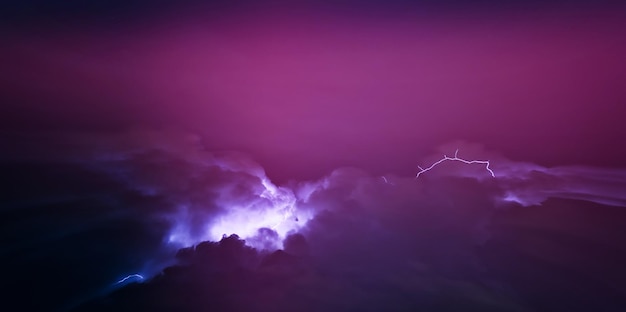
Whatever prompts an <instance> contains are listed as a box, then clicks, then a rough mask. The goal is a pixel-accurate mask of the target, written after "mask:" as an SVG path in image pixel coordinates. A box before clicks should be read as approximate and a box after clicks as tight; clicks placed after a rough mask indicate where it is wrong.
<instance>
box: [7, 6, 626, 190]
mask: <svg viewBox="0 0 626 312" xmlns="http://www.w3.org/2000/svg"><path fill="white" fill-rule="evenodd" d="M440 15H441V16H437V17H433V16H426V15H425V16H414V17H409V16H403V17H401V18H368V17H365V16H361V17H359V16H352V17H345V16H340V14H326V13H319V14H312V13H311V12H309V13H306V14H304V13H302V14H299V15H298V14H296V13H293V12H290V13H289V14H283V13H282V12H273V13H268V12H265V11H259V12H253V13H250V12H248V13H238V14H235V13H233V14H232V15H227V16H226V17H223V18H217V19H209V18H206V19H202V18H191V17H189V16H186V17H185V18H180V17H172V18H161V19H156V20H149V21H146V22H145V24H141V23H137V24H134V25H131V26H128V27H124V28H122V27H118V28H114V29H113V30H107V31H103V30H93V29H92V30H90V29H85V30H81V29H72V30H67V29H64V30H61V29H54V28H52V29H49V30H48V29H46V30H43V31H42V32H21V33H17V32H16V33H13V34H10V36H9V39H8V42H9V44H8V45H6V46H7V47H8V48H5V50H6V52H5V53H8V55H9V57H5V58H4V59H3V60H2V61H1V62H2V63H3V64H2V68H3V70H2V72H1V73H0V79H1V80H2V81H3V84H5V85H7V86H8V87H9V88H8V90H7V91H8V92H7V93H8V94H11V95H12V97H13V98H15V99H19V100H18V101H15V103H13V104H12V106H10V107H9V109H10V114H7V115H6V116H9V118H7V119H10V120H7V121H6V122H4V125H3V127H5V128H8V129H11V128H19V127H29V125H32V126H31V127H34V128H37V127H40V128H42V127H43V128H45V127H51V128H61V129H63V128H71V127H86V128H89V127H91V128H96V129H101V128H107V129H108V128H111V127H113V128H115V127H133V126H155V125H156V126H158V127H165V128H168V127H175V128H181V127H182V128H185V129H187V130H191V131H194V132H198V133H202V134H203V135H205V136H206V137H207V138H208V139H207V144H208V145H210V146H211V147H212V148H214V149H236V150H240V151H244V152H248V153H250V154H252V155H253V156H254V157H255V159H257V160H258V161H259V162H260V163H262V164H263V166H264V167H265V168H266V169H267V172H268V175H269V176H270V177H273V178H276V179H278V180H285V179H289V178H307V179H311V178H316V177H319V176H320V175H321V174H323V173H325V172H328V171H330V170H332V169H333V168H335V167H337V166H345V165H353V166H359V167H363V168H369V169H371V170H372V171H373V172H375V173H376V172H378V173H381V174H382V173H384V172H395V173H405V172H409V171H410V172H413V171H414V169H415V166H416V160H417V159H420V157H423V156H424V155H428V154H430V153H432V151H433V148H434V147H435V146H437V145H439V144H442V143H445V142H449V141H454V140H468V141H472V142H481V143H484V144H485V145H486V146H488V147H490V148H492V149H495V150H499V151H502V152H503V153H505V154H506V155H509V156H510V157H513V158H518V159H523V160H530V161H537V162H540V163H543V164H545V165H555V164H592V165H602V166H604V165H623V164H624V163H623V159H625V157H626V148H624V147H622V146H621V145H623V144H620V143H619V142H622V141H624V139H625V138H626V128H625V127H623V125H622V124H623V116H624V115H626V109H625V107H626V105H625V103H626V87H625V83H626V80H625V78H626V77H625V76H624V75H625V74H624V73H626V62H624V61H623V55H626V39H625V36H624V32H623V29H626V25H625V22H624V21H625V20H626V19H624V18H623V17H624V16H623V14H621V15H620V14H618V13H611V12H608V11H602V10H596V11H593V12H584V11H571V12H570V11H562V12H559V11H558V10H555V11H554V12H551V13H545V12H544V13H516V14H513V13H503V14H501V15H499V16H497V15H493V16H479V15H478V14H464V15H461V16H457V15H455V14H452V13H450V14H443V13H441V14H440ZM194 16H201V14H199V15H194ZM157 22H158V23H157ZM10 105H11V104H10ZM16 116H17V117H16Z"/></svg>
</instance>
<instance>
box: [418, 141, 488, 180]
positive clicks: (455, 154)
mask: <svg viewBox="0 0 626 312" xmlns="http://www.w3.org/2000/svg"><path fill="white" fill-rule="evenodd" d="M458 154H459V149H458V148H457V149H456V151H455V152H454V157H448V156H447V155H443V158H442V159H440V160H438V161H436V162H435V163H433V164H432V165H430V167H428V168H422V167H420V166H417V168H419V169H420V171H419V172H418V173H417V174H416V175H415V179H417V178H419V176H420V175H421V174H422V173H424V172H426V171H429V170H431V169H433V168H435V166H437V165H439V164H440V163H442V162H444V161H446V160H449V161H458V162H462V163H464V164H468V165H471V164H483V165H485V169H487V171H489V173H490V174H491V176H492V177H494V178H495V177H496V174H495V173H494V172H493V170H491V168H489V160H466V159H462V158H459V157H458Z"/></svg>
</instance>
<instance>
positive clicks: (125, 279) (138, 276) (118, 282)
mask: <svg viewBox="0 0 626 312" xmlns="http://www.w3.org/2000/svg"><path fill="white" fill-rule="evenodd" d="M131 278H136V279H138V280H140V281H143V279H144V277H143V275H141V274H131V275H128V276H126V277H124V278H123V279H121V280H119V281H117V282H116V283H115V285H117V284H121V283H123V282H125V281H127V280H129V279H131Z"/></svg>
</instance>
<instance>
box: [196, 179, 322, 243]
mask: <svg viewBox="0 0 626 312" xmlns="http://www.w3.org/2000/svg"><path fill="white" fill-rule="evenodd" d="M261 184H262V185H263V188H264V189H263V191H262V192H261V193H260V194H258V200H254V201H252V202H246V203H237V204H233V205H232V206H230V207H228V212H227V213H225V214H223V215H221V216H219V217H217V218H216V219H215V220H214V221H213V222H212V224H211V225H210V227H209V233H208V234H209V239H210V240H213V241H219V240H220V239H221V238H222V237H223V235H230V234H237V235H238V236H239V237H241V238H243V239H251V238H254V237H255V236H256V235H258V234H259V229H262V228H267V229H271V230H273V231H275V232H276V233H277V234H278V239H279V241H278V242H276V245H277V246H281V242H282V240H283V239H285V237H286V236H287V235H288V234H289V233H290V232H292V231H296V230H297V229H299V228H301V227H302V226H304V225H305V224H306V222H307V221H308V220H309V219H310V218H311V216H308V215H307V214H305V213H298V214H296V202H297V199H296V196H295V194H294V192H293V191H292V190H291V189H289V188H287V187H278V186H276V185H274V184H273V183H272V182H271V181H269V179H267V178H266V177H263V178H262V179H261ZM249 241H253V240H249ZM247 242H248V240H247ZM253 247H257V246H253Z"/></svg>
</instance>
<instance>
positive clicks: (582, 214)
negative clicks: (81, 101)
mask: <svg viewBox="0 0 626 312" xmlns="http://www.w3.org/2000/svg"><path fill="white" fill-rule="evenodd" d="M35 142H45V144H43V145H42V146H40V147H32V146H31V147H29V148H28V149H19V148H14V149H12V150H11V153H12V155H13V156H11V157H7V158H6V159H5V162H4V164H5V165H4V172H5V174H4V175H3V177H2V178H3V184H4V185H8V186H9V187H8V188H7V190H8V192H6V195H3V199H2V202H3V208H2V222H3V223H2V225H3V226H2V228H3V232H4V233H5V234H4V235H5V237H7V238H8V241H10V244H8V245H7V247H6V248H3V251H2V253H3V259H5V260H4V261H3V264H4V265H5V266H6V267H7V268H10V271H11V273H9V274H8V275H7V276H5V277H6V280H7V281H8V283H9V284H11V285H12V287H11V289H12V292H13V293H15V294H16V295H15V296H11V298H14V299H16V300H17V301H19V303H20V304H21V305H22V307H23V308H24V309H30V310H37V309H40V310H50V309H52V310H57V309H62V308H67V307H71V306H75V305H77V304H80V303H81V302H84V301H88V302H89V303H87V304H86V305H82V306H81V308H79V310H82V311H90V310H96V311H97V310H110V309H115V310H122V311H123V310H125V309H127V310H130V309H134V310H136V309H141V310H150V309H157V307H164V308H163V309H166V310H167V309H171V310H190V311H202V310H206V309H212V310H216V311H222V310H223V311H237V310H241V311H253V310H259V309H261V310H266V309H271V310H274V311H281V310H284V311H287V310H294V309H296V310H311V311H317V310H330V311H344V310H350V309H358V310H372V311H374V310H377V311H378V310H381V309H392V310H416V309H431V310H436V311H448V310H449V311H455V310H458V309H460V308H464V309H465V310H468V309H469V310H470V311H471V310H472V309H473V310H476V311H550V310H555V309H556V310H558V309H561V308H565V307H567V308H568V309H569V310H571V311H575V309H579V310H581V311H585V310H589V309H591V308H592V307H594V306H601V307H603V308H604V310H605V311H613V310H619V309H618V307H623V306H624V304H625V303H624V301H623V298H624V296H623V295H624V293H623V290H622V289H623V288H622V287H621V286H620V283H619V280H620V278H622V277H625V276H626V275H624V274H626V272H624V270H623V269H622V266H621V263H622V262H621V261H622V260H626V259H623V256H621V255H620V254H621V252H622V251H623V250H624V246H623V244H621V243H620V242H621V241H622V240H620V239H621V238H623V237H626V232H624V230H623V228H622V226H621V224H623V223H622V222H624V221H625V220H626V219H625V218H626V210H625V209H624V204H623V195H622V194H621V193H620V187H621V186H623V185H624V178H623V174H622V173H621V171H619V170H612V171H611V170H605V169H597V168H591V167H555V168H545V167H540V166H537V165H534V164H529V163H517V162H513V161H510V160H507V159H506V158H504V157H503V156H499V155H497V154H495V153H493V152H489V151H488V150H485V149H484V148H483V147H481V146H479V145H473V144H468V143H463V142H457V143H454V144H451V145H444V146H442V147H441V149H442V151H444V153H446V154H448V155H453V153H454V151H452V152H445V151H446V150H449V149H450V147H451V146H456V147H457V148H459V154H458V156H459V157H461V158H464V159H489V160H490V161H491V162H492V163H491V168H492V169H493V170H494V172H495V178H494V177H491V175H490V174H489V173H488V172H487V171H486V170H485V166H484V165H480V164H475V165H467V164H462V163H459V162H455V161H444V162H442V163H441V164H440V165H438V166H437V167H435V168H434V169H432V170H431V171H428V172H426V173H424V174H423V175H421V176H420V177H419V178H417V179H416V178H414V177H412V176H410V174H407V176H406V177H402V176H395V175H386V176H384V177H381V176H372V175H370V174H369V173H368V172H366V171H364V170H360V169H356V168H343V169H337V170H334V171H332V172H331V173H330V174H328V175H327V176H324V177H322V178H320V179H319V180H315V181H301V182H299V181H292V182H290V183H288V184H286V185H284V186H277V185H274V184H272V183H271V181H270V180H269V179H268V178H267V177H266V176H265V172H264V170H263V168H262V167H261V166H259V165H258V164H256V163H255V162H254V161H252V160H251V159H250V158H249V157H246V156H244V155H242V154H239V153H232V152H214V151H210V150H209V149H207V148H206V147H205V146H204V144H203V139H202V137H200V136H196V135H189V134H185V133H178V132H173V131H146V130H141V131H139V130H138V131H132V132H127V133H120V134H119V135H113V134H108V135H104V134H91V135H87V134H84V135H80V136H75V135H72V136H67V135H66V136H56V137H55V136H48V137H47V139H46V140H35ZM12 146H15V145H12ZM54 146H59V147H60V146H71V147H72V148H67V149H61V148H53V147H54ZM38 148H41V149H42V150H51V151H53V152H52V153H51V154H41V153H37V149H38ZM22 153H29V155H30V156H29V157H24V158H23V159H27V160H28V161H22V162H18V161H17V160H18V159H20V158H19V157H18V156H19V155H20V154H22ZM7 155H8V154H7ZM442 156H443V155H436V154H435V155H433V156H432V157H428V158H427V159H424V160H423V165H428V164H430V163H432V162H435V161H437V160H439V159H441V157H442ZM11 159H13V160H11ZM607 204H610V206H607ZM223 234H225V236H224V238H222V235H223ZM230 234H238V235H240V237H236V236H229V235H230ZM220 239H221V240H220ZM180 248H182V249H180ZM283 250H284V251H283ZM592 255H594V256H592ZM596 256H597V257H596ZM172 265H173V266H172ZM166 267H167V268H166ZM163 268H165V269H163ZM159 272H160V273H159ZM129 274H141V275H142V276H144V277H145V280H143V281H141V280H134V281H133V280H129V281H125V282H123V283H119V284H116V282H117V281H118V280H120V279H122V278H123V277H125V276H127V275H129ZM136 281H139V282H143V283H140V284H135V283H134V282H136ZM120 287H122V288H121V289H119V290H117V291H114V290H115V289H117V288H120ZM539 290H540V291H541V292H542V293H544V294H550V295H549V296H547V297H546V295H539V294H537V291H539ZM111 291H114V292H113V293H112V294H108V293H109V292H111ZM98 295H103V296H104V298H103V299H95V300H94V299H93V298H94V296H98ZM550 298H554V299H555V300H557V301H558V302H560V303H558V304H557V303H554V302H553V300H551V299H550ZM566 298H567V299H566ZM17 303H18V302H16V304H17Z"/></svg>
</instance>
